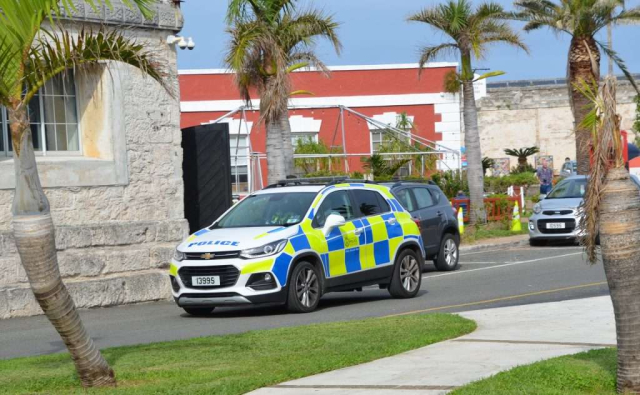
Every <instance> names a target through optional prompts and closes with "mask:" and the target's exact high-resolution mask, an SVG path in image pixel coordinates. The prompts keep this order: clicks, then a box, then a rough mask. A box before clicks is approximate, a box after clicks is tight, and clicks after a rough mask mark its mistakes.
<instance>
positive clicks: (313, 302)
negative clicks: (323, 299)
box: [287, 262, 320, 313]
mask: <svg viewBox="0 0 640 395" xmlns="http://www.w3.org/2000/svg"><path fill="white" fill-rule="evenodd" d="M319 302H320V274H319V273H318V269H316V267H315V266H314V265H312V264H311V263H309V262H301V263H300V264H298V265H297V266H296V267H295V268H294V269H293V272H292V273H291V278H290V279H289V290H288V293H287V309H288V310H289V311H291V312H292V313H310V312H312V311H313V310H315V309H316V307H318V303H319Z"/></svg>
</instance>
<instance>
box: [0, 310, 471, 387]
mask: <svg viewBox="0 0 640 395" xmlns="http://www.w3.org/2000/svg"><path fill="white" fill-rule="evenodd" d="M184 324H185V325H189V320H188V319H185V320H184ZM211 325H215V319H211ZM475 327H476V325H475V323H474V322H473V321H470V320H467V319H464V318H462V317H459V316H456V315H447V314H428V315H407V316H400V317H388V318H371V319H366V320H358V321H347V322H337V323H328V324H315V325H308V326H299V327H293V328H280V329H272V330H262V331H253V332H247V333H243V334H237V335H226V336H210V337H203V338H197V339H191V340H179V341H172V342H164V343H155V344H149V345H140V346H129V347H117V348H110V349H105V350H103V353H104V355H105V357H106V358H107V360H108V361H109V363H110V364H111V367H112V368H113V369H114V370H115V372H116V377H117V378H118V388H117V389H105V390H94V391H89V392H90V393H98V394H103V393H109V394H110V393H118V394H242V393H245V392H247V391H251V390H253V389H257V388H260V387H264V386H268V385H273V384H276V383H280V382H283V381H286V380H291V379H296V378H301V377H305V376H309V375H312V374H316V373H321V372H326V371H329V370H334V369H338V368H343V367H346V366H351V365H356V364H359V363H363V362H368V361H371V360H374V359H378V358H382V357H386V356H390V355H394V354H398V353H401V352H404V351H408V350H412V349H415V348H419V347H423V346H426V345H429V344H432V343H436V342H439V341H443V340H446V339H450V338H454V337H458V336H461V335H464V334H466V333H469V332H472V331H473V330H474V329H475ZM0 393H2V394H15V393H19V394H23V393H29V394H32V393H46V394H69V393H85V391H83V390H82V389H81V387H80V383H79V381H78V380H77V378H76V376H75V372H74V369H73V365H72V362H71V358H70V357H69V356H68V355H67V354H56V355H47V356H41V357H28V358H17V359H12V360H6V361H0Z"/></svg>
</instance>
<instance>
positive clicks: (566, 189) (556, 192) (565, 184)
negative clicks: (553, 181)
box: [546, 178, 587, 199]
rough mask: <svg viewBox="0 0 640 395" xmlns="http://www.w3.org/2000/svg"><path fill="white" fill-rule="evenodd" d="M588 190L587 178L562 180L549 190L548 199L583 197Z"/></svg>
mask: <svg viewBox="0 0 640 395" xmlns="http://www.w3.org/2000/svg"><path fill="white" fill-rule="evenodd" d="M586 191H587V179H586V178H576V179H569V180H562V181H560V182H559V183H558V185H556V186H555V187H554V188H553V189H552V190H551V192H549V194H548V195H547V197H546V199H572V198H573V199H575V198H578V199H581V198H583V197H584V194H585V192H586Z"/></svg>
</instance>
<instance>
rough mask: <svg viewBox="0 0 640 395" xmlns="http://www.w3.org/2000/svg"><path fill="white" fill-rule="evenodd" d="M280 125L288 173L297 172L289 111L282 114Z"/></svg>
mask: <svg viewBox="0 0 640 395" xmlns="http://www.w3.org/2000/svg"><path fill="white" fill-rule="evenodd" d="M279 121H280V127H281V128H282V149H283V150H284V166H285V172H286V175H287V176H289V175H293V174H294V173H295V166H294V164H293V144H292V143H291V124H290V123H289V111H284V112H283V113H282V114H281V115H280V120H279Z"/></svg>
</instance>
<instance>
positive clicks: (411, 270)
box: [389, 248, 422, 299]
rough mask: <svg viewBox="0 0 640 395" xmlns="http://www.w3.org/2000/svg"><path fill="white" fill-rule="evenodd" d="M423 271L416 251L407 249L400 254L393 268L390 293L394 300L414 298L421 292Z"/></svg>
mask: <svg viewBox="0 0 640 395" xmlns="http://www.w3.org/2000/svg"><path fill="white" fill-rule="evenodd" d="M421 283H422V270H420V260H419V259H418V255H416V253H415V251H413V250H411V249H409V248H407V249H405V250H403V251H402V252H400V254H399V255H398V257H397V258H396V264H395V266H394V268H393V276H392V277H391V284H389V293H390V294H391V296H393V297H394V298H399V299H406V298H413V297H414V296H416V295H417V294H418V291H419V290H420V284H421Z"/></svg>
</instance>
